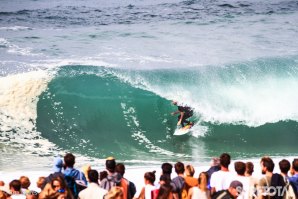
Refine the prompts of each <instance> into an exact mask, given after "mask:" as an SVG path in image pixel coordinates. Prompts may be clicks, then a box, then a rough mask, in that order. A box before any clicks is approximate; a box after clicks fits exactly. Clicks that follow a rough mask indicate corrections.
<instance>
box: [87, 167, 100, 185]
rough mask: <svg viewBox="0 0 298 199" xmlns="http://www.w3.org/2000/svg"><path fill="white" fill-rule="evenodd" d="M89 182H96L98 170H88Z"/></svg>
mask: <svg viewBox="0 0 298 199" xmlns="http://www.w3.org/2000/svg"><path fill="white" fill-rule="evenodd" d="M88 178H89V182H94V183H98V172H97V171H96V170H89V171H88Z"/></svg>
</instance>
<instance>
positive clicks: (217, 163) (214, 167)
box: [207, 157, 220, 190]
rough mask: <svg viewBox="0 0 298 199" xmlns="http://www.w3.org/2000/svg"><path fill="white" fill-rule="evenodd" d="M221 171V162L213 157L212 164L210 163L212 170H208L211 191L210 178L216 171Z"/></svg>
mask: <svg viewBox="0 0 298 199" xmlns="http://www.w3.org/2000/svg"><path fill="white" fill-rule="evenodd" d="M219 170H220V160H219V158H218V157H213V158H212V159H211V163H210V168H209V169H208V170H207V173H208V189H209V190H211V186H210V178H211V176H212V174H213V173H214V172H216V171H219Z"/></svg>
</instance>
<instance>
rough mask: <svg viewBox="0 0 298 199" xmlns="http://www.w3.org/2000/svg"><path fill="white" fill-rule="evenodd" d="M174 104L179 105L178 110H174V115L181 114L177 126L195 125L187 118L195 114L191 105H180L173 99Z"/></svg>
mask: <svg viewBox="0 0 298 199" xmlns="http://www.w3.org/2000/svg"><path fill="white" fill-rule="evenodd" d="M172 104H173V105H175V106H177V108H178V110H177V111H175V112H172V115H176V114H179V116H178V123H177V126H180V125H181V127H182V128H183V127H184V126H185V124H186V125H193V123H192V122H190V121H188V120H187V119H188V118H190V117H191V116H193V110H192V108H191V107H188V106H179V105H178V102H177V101H174V100H173V101H172Z"/></svg>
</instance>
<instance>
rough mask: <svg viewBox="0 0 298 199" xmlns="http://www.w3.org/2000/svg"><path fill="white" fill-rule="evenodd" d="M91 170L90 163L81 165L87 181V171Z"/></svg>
mask: <svg viewBox="0 0 298 199" xmlns="http://www.w3.org/2000/svg"><path fill="white" fill-rule="evenodd" d="M90 170H91V165H90V164H86V165H84V166H83V167H82V172H83V173H84V175H85V177H86V179H87V181H89V177H88V171H90Z"/></svg>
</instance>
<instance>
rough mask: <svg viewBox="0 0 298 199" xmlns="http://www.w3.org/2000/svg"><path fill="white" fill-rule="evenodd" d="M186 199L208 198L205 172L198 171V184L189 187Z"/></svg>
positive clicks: (208, 192)
mask: <svg viewBox="0 0 298 199" xmlns="http://www.w3.org/2000/svg"><path fill="white" fill-rule="evenodd" d="M188 199H210V190H209V189H208V173H207V172H201V173H200V175H199V178H198V185H197V186H195V187H193V188H190V189H189V192H188Z"/></svg>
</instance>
